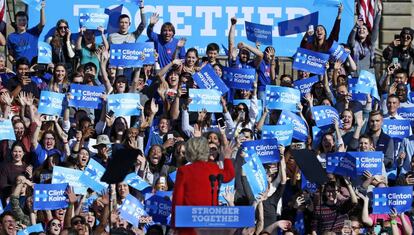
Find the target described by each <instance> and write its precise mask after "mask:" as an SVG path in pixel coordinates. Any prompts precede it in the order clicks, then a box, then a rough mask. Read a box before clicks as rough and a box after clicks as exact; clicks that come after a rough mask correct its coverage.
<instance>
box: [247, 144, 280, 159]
mask: <svg viewBox="0 0 414 235" xmlns="http://www.w3.org/2000/svg"><path fill="white" fill-rule="evenodd" d="M242 148H243V151H244V152H247V153H248V155H253V154H257V156H258V157H259V158H260V161H261V162H262V163H263V164H266V163H275V162H279V161H280V158H279V149H278V144H277V140H275V139H264V140H252V141H244V142H243V143H242Z"/></svg>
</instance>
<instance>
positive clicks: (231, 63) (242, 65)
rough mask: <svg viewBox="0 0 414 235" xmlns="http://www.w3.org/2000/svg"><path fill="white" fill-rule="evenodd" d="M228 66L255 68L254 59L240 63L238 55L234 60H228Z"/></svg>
mask: <svg viewBox="0 0 414 235" xmlns="http://www.w3.org/2000/svg"><path fill="white" fill-rule="evenodd" d="M229 67H231V68H239V69H255V68H256V66H254V61H248V62H247V63H242V62H241V61H240V57H239V56H237V57H236V60H235V61H233V60H229Z"/></svg>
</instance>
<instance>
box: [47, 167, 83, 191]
mask: <svg viewBox="0 0 414 235" xmlns="http://www.w3.org/2000/svg"><path fill="white" fill-rule="evenodd" d="M82 173H83V172H82V171H80V170H76V169H71V168H67V167H60V166H54V167H53V175H52V184H61V183H68V184H69V185H70V186H72V187H73V190H74V192H75V194H81V195H86V193H87V189H88V187H86V186H85V185H83V184H82V183H81V182H80V181H79V178H80V177H81V175H82Z"/></svg>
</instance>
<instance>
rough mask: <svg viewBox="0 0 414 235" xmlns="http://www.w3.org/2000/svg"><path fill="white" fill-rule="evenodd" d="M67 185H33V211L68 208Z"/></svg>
mask: <svg viewBox="0 0 414 235" xmlns="http://www.w3.org/2000/svg"><path fill="white" fill-rule="evenodd" d="M67 187H68V184H35V185H34V196H33V209H34V210H55V209H61V208H66V207H68V202H67V196H66V193H65V192H66V188H67Z"/></svg>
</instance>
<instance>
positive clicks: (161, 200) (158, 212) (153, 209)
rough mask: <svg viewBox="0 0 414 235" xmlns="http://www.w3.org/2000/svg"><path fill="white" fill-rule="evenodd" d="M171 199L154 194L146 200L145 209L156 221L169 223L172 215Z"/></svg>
mask: <svg viewBox="0 0 414 235" xmlns="http://www.w3.org/2000/svg"><path fill="white" fill-rule="evenodd" d="M171 208H172V206H171V200H169V199H166V198H165V197H161V196H157V195H154V196H152V197H150V198H148V199H146V200H145V211H146V212H147V213H148V215H149V216H152V220H153V221H154V222H158V223H160V224H164V225H167V224H168V223H167V219H168V217H169V216H170V215H171Z"/></svg>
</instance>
